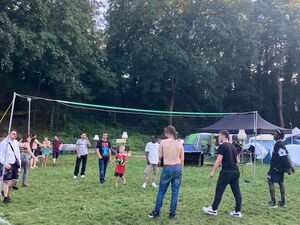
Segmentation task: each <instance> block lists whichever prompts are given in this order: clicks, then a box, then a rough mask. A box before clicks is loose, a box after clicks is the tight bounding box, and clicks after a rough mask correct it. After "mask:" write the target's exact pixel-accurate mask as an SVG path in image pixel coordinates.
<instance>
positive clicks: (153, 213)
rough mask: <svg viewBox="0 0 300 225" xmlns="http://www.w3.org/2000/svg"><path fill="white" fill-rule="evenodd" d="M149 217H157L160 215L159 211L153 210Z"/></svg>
mask: <svg viewBox="0 0 300 225" xmlns="http://www.w3.org/2000/svg"><path fill="white" fill-rule="evenodd" d="M148 217H149V218H151V219H156V218H157V217H159V213H155V212H154V211H152V212H151V213H149V214H148Z"/></svg>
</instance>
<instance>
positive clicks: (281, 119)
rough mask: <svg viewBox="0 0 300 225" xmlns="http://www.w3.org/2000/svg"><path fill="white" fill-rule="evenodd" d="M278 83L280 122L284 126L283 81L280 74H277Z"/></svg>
mask: <svg viewBox="0 0 300 225" xmlns="http://www.w3.org/2000/svg"><path fill="white" fill-rule="evenodd" d="M276 84H277V89H278V105H277V109H278V114H279V124H280V126H281V127H284V119H283V107H282V81H280V76H279V74H277V75H276Z"/></svg>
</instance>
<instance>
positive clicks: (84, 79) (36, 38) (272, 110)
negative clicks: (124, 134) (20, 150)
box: [0, 0, 300, 127]
mask: <svg viewBox="0 0 300 225" xmlns="http://www.w3.org/2000/svg"><path fill="white" fill-rule="evenodd" d="M103 4H107V8H108V9H107V11H106V12H105V15H104V11H103V10H101V7H102V6H103ZM97 18H98V20H97ZM99 18H101V19H103V18H105V20H104V21H105V26H103V25H101V26H99ZM0 41H1V45H0V82H1V86H0V98H1V99H0V102H1V111H3V110H4V109H5V107H7V105H8V104H9V102H10V99H11V96H12V93H13V92H14V91H16V92H19V93H26V94H31V95H38V96H45V97H51V98H58V99H72V100H78V101H85V102H91V103H96V104H107V105H117V106H125V107H136V108H146V109H160V110H170V111H173V110H174V111H202V112H211V111H214V112H224V111H226V112H243V111H253V110H258V111H259V113H260V114H261V115H262V116H263V117H264V118H266V119H267V120H269V121H271V122H273V123H276V124H278V125H281V126H286V127H288V126H289V122H292V123H293V124H294V125H298V126H300V119H299V118H300V117H299V112H298V107H300V95H299V94H300V88H299V85H300V83H299V74H300V2H299V1H297V0H256V1H250V0H240V1H236V0H214V1H210V0H195V1H187V0H108V1H89V0H80V1H72V0H60V1H55V0H30V1H29V0H19V1H18V0H2V1H1V3H0ZM50 107H51V108H52V110H48V112H49V113H48V114H47V115H49V118H50V117H51V118H52V120H53V114H59V113H60V111H59V110H57V109H55V108H53V106H50ZM20 108H22V107H20ZM48 109H49V108H48ZM44 111H45V110H44ZM50 111H51V116H50ZM69 113H70V112H69ZM170 120H172V118H170Z"/></svg>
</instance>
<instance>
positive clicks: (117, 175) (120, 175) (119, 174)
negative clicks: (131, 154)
mask: <svg viewBox="0 0 300 225" xmlns="http://www.w3.org/2000/svg"><path fill="white" fill-rule="evenodd" d="M123 175H124V174H123V173H116V172H115V177H123Z"/></svg>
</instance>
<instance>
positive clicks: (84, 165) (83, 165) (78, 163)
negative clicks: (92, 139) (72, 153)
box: [74, 155, 87, 176]
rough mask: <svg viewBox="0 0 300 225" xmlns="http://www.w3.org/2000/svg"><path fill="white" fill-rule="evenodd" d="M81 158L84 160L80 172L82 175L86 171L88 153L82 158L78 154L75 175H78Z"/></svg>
mask: <svg viewBox="0 0 300 225" xmlns="http://www.w3.org/2000/svg"><path fill="white" fill-rule="evenodd" d="M81 160H82V166H81V173H80V175H84V173H85V167H86V161H87V155H81V156H80V158H78V156H77V157H76V165H75V170H74V175H75V176H77V175H78V172H79V167H80V163H81Z"/></svg>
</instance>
